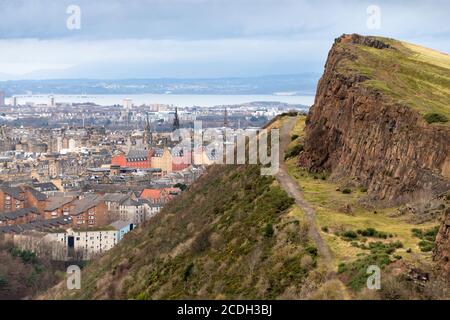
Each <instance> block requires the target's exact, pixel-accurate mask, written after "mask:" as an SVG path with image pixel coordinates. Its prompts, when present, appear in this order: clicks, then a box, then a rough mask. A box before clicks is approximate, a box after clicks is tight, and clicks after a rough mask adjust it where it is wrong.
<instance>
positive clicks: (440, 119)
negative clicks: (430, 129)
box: [423, 112, 448, 124]
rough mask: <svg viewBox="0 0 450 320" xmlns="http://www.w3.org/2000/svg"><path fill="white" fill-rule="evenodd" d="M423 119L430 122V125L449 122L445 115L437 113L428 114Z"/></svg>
mask: <svg viewBox="0 0 450 320" xmlns="http://www.w3.org/2000/svg"><path fill="white" fill-rule="evenodd" d="M423 117H424V118H425V121H426V122H428V123H429V124H432V123H446V122H448V118H447V117H446V116H444V115H443V114H439V113H435V112H433V113H427V114H426V115H424V116H423Z"/></svg>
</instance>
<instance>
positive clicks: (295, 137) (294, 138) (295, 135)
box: [291, 134, 299, 141]
mask: <svg viewBox="0 0 450 320" xmlns="http://www.w3.org/2000/svg"><path fill="white" fill-rule="evenodd" d="M298 137H299V135H298V134H293V135H292V137H291V141H294V140H297V138H298Z"/></svg>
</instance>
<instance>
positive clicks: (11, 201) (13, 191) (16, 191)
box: [0, 187, 26, 211]
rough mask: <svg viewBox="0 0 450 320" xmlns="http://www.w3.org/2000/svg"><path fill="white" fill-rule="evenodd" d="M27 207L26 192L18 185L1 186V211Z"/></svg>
mask: <svg viewBox="0 0 450 320" xmlns="http://www.w3.org/2000/svg"><path fill="white" fill-rule="evenodd" d="M25 207H26V197H25V192H24V191H23V190H22V189H20V188H18V187H1V188H0V211H14V210H18V209H23V208H25Z"/></svg>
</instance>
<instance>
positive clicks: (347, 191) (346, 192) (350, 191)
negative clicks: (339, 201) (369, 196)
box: [342, 188, 352, 194]
mask: <svg viewBox="0 0 450 320" xmlns="http://www.w3.org/2000/svg"><path fill="white" fill-rule="evenodd" d="M342 193H343V194H350V193H352V190H351V189H349V188H345V189H344V190H342Z"/></svg>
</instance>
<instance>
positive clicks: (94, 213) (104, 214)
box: [69, 195, 109, 229]
mask: <svg viewBox="0 0 450 320" xmlns="http://www.w3.org/2000/svg"><path fill="white" fill-rule="evenodd" d="M69 210H70V211H69V212H70V216H71V217H72V225H73V227H74V228H77V229H84V228H94V227H100V226H105V225H107V224H108V222H109V221H108V220H109V219H108V208H107V206H106V203H105V200H104V198H103V197H102V196H98V195H88V196H86V197H84V198H82V199H78V200H76V201H74V202H73V203H72V205H71V206H70V209H69Z"/></svg>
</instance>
